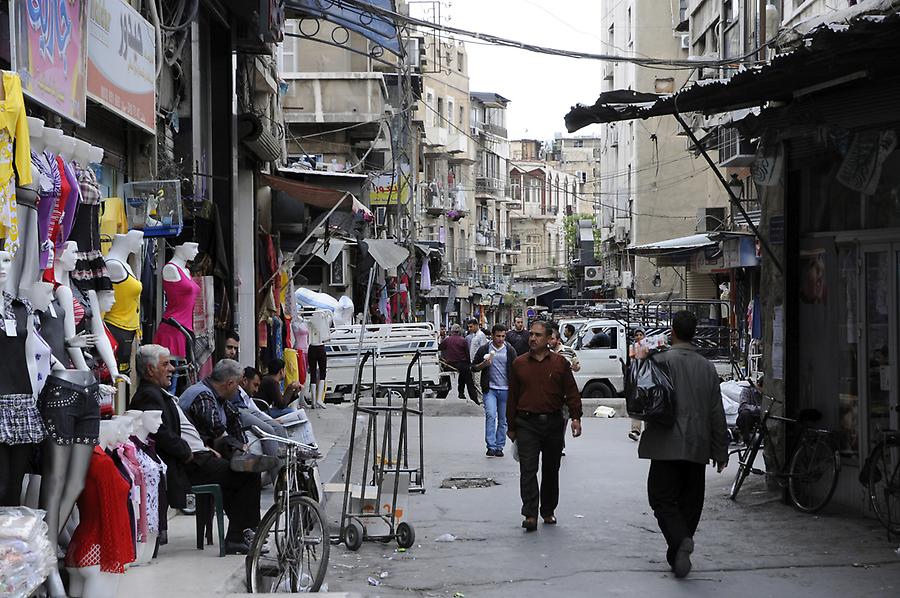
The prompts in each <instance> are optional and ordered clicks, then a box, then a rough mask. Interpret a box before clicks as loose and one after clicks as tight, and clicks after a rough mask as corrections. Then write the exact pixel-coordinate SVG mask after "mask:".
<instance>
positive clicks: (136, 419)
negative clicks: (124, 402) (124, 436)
mask: <svg viewBox="0 0 900 598" xmlns="http://www.w3.org/2000/svg"><path fill="white" fill-rule="evenodd" d="M143 416H144V412H143V411H138V410H137V409H129V410H128V411H126V412H125V417H128V418H131V428H132V430H133V432H134V435H135V436H137V437H138V438H140V439H141V440H143V439H144V438H146V437H147V430H146V429H145V428H144V417H143Z"/></svg>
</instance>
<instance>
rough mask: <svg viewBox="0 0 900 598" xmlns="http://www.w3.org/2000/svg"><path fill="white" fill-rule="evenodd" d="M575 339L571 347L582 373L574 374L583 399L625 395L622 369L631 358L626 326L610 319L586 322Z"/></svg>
mask: <svg viewBox="0 0 900 598" xmlns="http://www.w3.org/2000/svg"><path fill="white" fill-rule="evenodd" d="M575 337H576V338H575V340H574V341H573V342H572V344H571V347H572V348H573V349H574V350H575V354H576V355H577V356H578V361H579V363H580V364H581V370H580V371H578V372H575V382H576V383H577V384H578V390H579V391H581V396H582V397H584V398H586V399H598V398H608V397H615V396H620V395H622V394H623V393H624V392H625V375H624V373H623V371H622V368H623V364H624V363H625V358H626V357H627V356H628V339H627V336H626V330H625V324H624V323H622V322H619V321H617V320H609V319H597V320H587V321H586V322H584V323H583V324H582V325H581V328H580V329H578V332H577V333H576V335H575Z"/></svg>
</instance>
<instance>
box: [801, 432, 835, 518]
mask: <svg viewBox="0 0 900 598" xmlns="http://www.w3.org/2000/svg"><path fill="white" fill-rule="evenodd" d="M788 471H789V475H788V495H789V496H790V497H791V502H792V503H794V506H795V507H797V508H798V509H800V510H801V511H803V512H804V513H817V512H818V511H819V510H821V509H822V507H824V506H825V505H827V504H828V501H829V500H831V496H832V495H833V494H834V489H835V488H836V487H837V481H838V475H839V474H840V472H841V456H840V453H838V451H836V450H835V448H834V447H833V446H832V445H831V444H829V443H828V441H827V440H826V439H825V438H823V437H822V436H814V437H805V438H804V439H803V440H802V441H801V442H800V446H798V447H797V450H796V451H795V452H794V456H793V457H791V465H790V469H789V470H788Z"/></svg>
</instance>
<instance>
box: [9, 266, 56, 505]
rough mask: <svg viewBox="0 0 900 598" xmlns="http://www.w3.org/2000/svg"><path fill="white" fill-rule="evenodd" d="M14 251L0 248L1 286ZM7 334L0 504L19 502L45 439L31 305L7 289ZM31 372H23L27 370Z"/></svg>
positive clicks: (16, 503)
mask: <svg viewBox="0 0 900 598" xmlns="http://www.w3.org/2000/svg"><path fill="white" fill-rule="evenodd" d="M11 267H12V255H11V254H10V253H9V252H8V251H0V287H2V286H5V285H6V282H7V280H8V279H9V272H10V269H11ZM0 309H2V311H3V316H4V334H0V355H2V356H3V360H2V361H0V364H2V365H0V373H2V375H0V504H2V505H18V504H19V502H20V496H21V492H22V479H23V478H24V476H25V468H26V466H27V463H28V460H29V458H30V456H31V453H32V451H33V450H34V448H35V445H36V444H37V443H39V442H41V441H42V440H43V439H44V435H45V431H44V425H43V423H42V422H41V416H40V413H39V412H38V408H37V403H36V401H35V395H34V392H33V389H32V387H31V380H32V379H33V378H35V377H36V373H37V369H38V368H37V364H36V363H35V359H34V355H33V354H32V353H30V352H29V351H28V350H27V345H28V337H29V336H31V335H32V334H34V335H36V334H37V332H36V331H35V330H34V323H33V320H32V318H31V308H30V306H29V305H27V304H26V303H24V302H22V301H20V300H18V299H16V298H14V297H13V296H12V295H10V294H8V293H6V292H4V293H3V295H2V300H0ZM25 370H27V371H28V374H29V375H28V376H24V375H23V373H24V371H25Z"/></svg>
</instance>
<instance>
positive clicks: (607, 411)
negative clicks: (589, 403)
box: [594, 405, 616, 417]
mask: <svg viewBox="0 0 900 598" xmlns="http://www.w3.org/2000/svg"><path fill="white" fill-rule="evenodd" d="M615 416H616V410H615V409H613V408H612V407H607V406H606V405H600V406H599V407H597V408H596V409H594V417H615Z"/></svg>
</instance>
